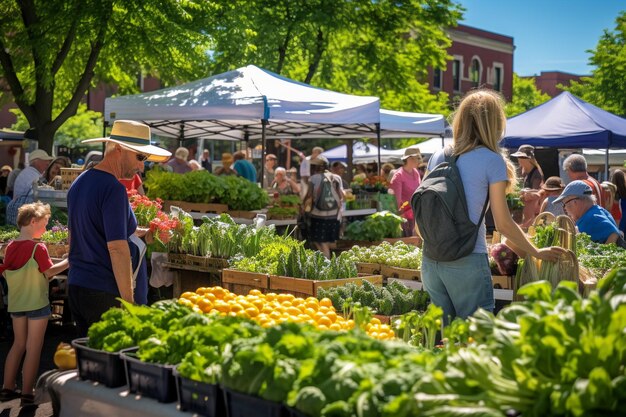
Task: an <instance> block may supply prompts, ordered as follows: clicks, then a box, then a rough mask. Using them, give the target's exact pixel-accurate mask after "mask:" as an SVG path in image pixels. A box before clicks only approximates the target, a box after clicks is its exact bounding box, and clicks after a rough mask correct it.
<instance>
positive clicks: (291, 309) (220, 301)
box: [178, 286, 395, 339]
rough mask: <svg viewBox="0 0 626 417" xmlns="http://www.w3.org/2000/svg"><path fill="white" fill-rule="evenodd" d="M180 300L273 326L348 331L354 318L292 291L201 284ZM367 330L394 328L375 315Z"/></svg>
mask: <svg viewBox="0 0 626 417" xmlns="http://www.w3.org/2000/svg"><path fill="white" fill-rule="evenodd" d="M178 302H179V303H180V304H183V305H186V306H188V307H190V308H192V309H193V310H194V311H196V312H198V313H207V314H210V313H217V314H220V315H223V316H227V315H230V316H243V317H248V318H250V319H252V320H255V321H256V322H258V323H259V324H260V325H261V326H262V327H265V328H267V327H270V326H274V325H276V324H278V323H282V322H284V321H291V322H300V323H309V324H312V325H313V326H315V327H317V328H318V329H321V330H337V331H338V330H349V329H352V328H354V320H348V319H346V318H344V317H343V316H342V315H341V314H337V312H336V311H335V308H334V307H333V303H332V302H331V301H330V299H328V298H322V299H321V300H318V299H317V298H315V297H308V298H306V299H305V298H300V297H296V296H294V295H293V294H275V293H267V294H263V293H262V292H261V291H259V290H250V292H249V293H248V295H237V294H234V293H232V292H230V291H228V290H226V289H224V288H222V287H219V286H216V287H201V288H198V289H197V290H196V292H192V291H187V292H184V293H183V294H181V296H180V298H179V300H178ZM366 329H367V333H368V334H369V335H370V336H372V337H374V338H377V339H392V338H394V337H395V334H394V332H393V330H392V329H391V328H390V327H389V326H388V325H386V324H381V322H380V320H378V319H377V318H373V319H372V320H371V322H370V323H368V324H367V326H366Z"/></svg>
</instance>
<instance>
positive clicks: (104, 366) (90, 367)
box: [72, 337, 126, 388]
mask: <svg viewBox="0 0 626 417" xmlns="http://www.w3.org/2000/svg"><path fill="white" fill-rule="evenodd" d="M88 340H89V338H87V337H84V338H81V339H74V340H72V346H73V347H74V349H75V350H76V362H77V364H78V376H79V377H80V379H84V380H90V381H96V382H99V383H101V384H104V385H105V386H107V387H109V388H117V387H121V386H122V385H125V384H126V373H125V370H124V361H123V360H122V357H121V354H120V353H119V352H105V351H103V350H97V349H93V348H90V347H88V346H87V341H88Z"/></svg>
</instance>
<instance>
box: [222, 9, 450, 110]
mask: <svg viewBox="0 0 626 417" xmlns="http://www.w3.org/2000/svg"><path fill="white" fill-rule="evenodd" d="M461 11H462V9H461V7H460V6H459V5H457V4H455V3H453V2H452V1H451V0H401V1H391V0H381V1H371V0H308V1H284V0H257V1H249V0H233V1H232V2H231V3H230V4H229V5H228V6H225V7H224V8H223V9H222V10H221V12H222V14H220V22H221V25H220V27H218V28H217V30H216V32H215V33H214V34H213V44H212V47H211V49H212V51H213V53H212V54H211V58H212V60H211V63H212V65H211V71H212V72H214V73H219V72H222V71H226V70H230V69H234V68H237V67H239V66H243V65H247V64H249V63H254V64H256V65H257V66H260V67H263V68H267V69H269V70H271V71H274V72H277V73H279V74H282V75H285V76H287V77H290V78H293V79H297V80H300V81H302V82H305V83H310V84H314V85H316V86H320V87H324V88H329V89H333V90H337V91H342V92H346V93H349V94H360V95H374V96H378V97H380V98H381V103H382V105H383V106H386V107H389V108H394V109H397V110H405V111H430V112H446V113H447V112H448V109H447V102H448V97H447V94H438V95H432V94H430V92H429V91H428V86H427V83H426V82H425V81H426V74H427V68H428V67H437V68H444V67H445V64H446V60H447V59H448V58H449V57H448V56H447V54H446V49H447V48H448V47H449V46H450V44H451V41H450V39H449V38H448V37H447V36H446V34H445V32H444V31H443V28H445V27H451V26H455V25H456V22H457V20H458V19H459V18H460V17H461Z"/></svg>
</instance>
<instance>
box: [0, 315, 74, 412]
mask: <svg viewBox="0 0 626 417" xmlns="http://www.w3.org/2000/svg"><path fill="white" fill-rule="evenodd" d="M11 332H12V331H11V329H0V336H1V337H2V339H0V358H2V367H1V368H0V378H3V377H4V359H5V358H6V357H7V354H8V353H9V349H10V348H11V344H12V343H13V335H12V333H11ZM7 333H8V335H7ZM75 338H76V330H75V328H74V326H73V325H69V324H66V325H60V324H56V323H52V322H51V323H50V324H49V325H48V329H47V330H46V338H45V341H44V346H43V351H42V352H41V362H40V364H39V375H41V374H43V373H44V372H47V371H49V370H52V369H56V367H55V366H54V362H53V359H54V352H55V351H56V348H57V346H58V345H59V343H61V342H66V343H70V342H71V341H72V339H75ZM17 382H18V385H21V382H22V381H21V377H18V381H17ZM38 388H39V387H38ZM36 391H37V392H36V394H35V395H36V401H37V400H39V401H43V402H41V403H40V404H38V405H31V406H26V407H20V400H19V399H17V400H13V401H8V402H4V403H0V417H48V416H52V415H53V414H52V406H51V403H50V402H49V401H50V400H49V398H48V397H47V393H45V392H44V391H43V389H37V390H36Z"/></svg>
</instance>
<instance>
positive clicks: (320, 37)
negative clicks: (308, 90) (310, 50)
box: [304, 27, 324, 84]
mask: <svg viewBox="0 0 626 417" xmlns="http://www.w3.org/2000/svg"><path fill="white" fill-rule="evenodd" d="M315 43H316V48H315V55H313V60H312V61H311V64H310V65H309V72H308V74H307V75H306V78H305V79H304V82H305V84H311V80H312V79H313V76H314V75H315V72H316V71H317V67H319V65H320V61H321V60H322V54H323V53H324V32H323V31H322V28H321V27H320V28H318V29H317V39H316V42H315Z"/></svg>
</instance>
